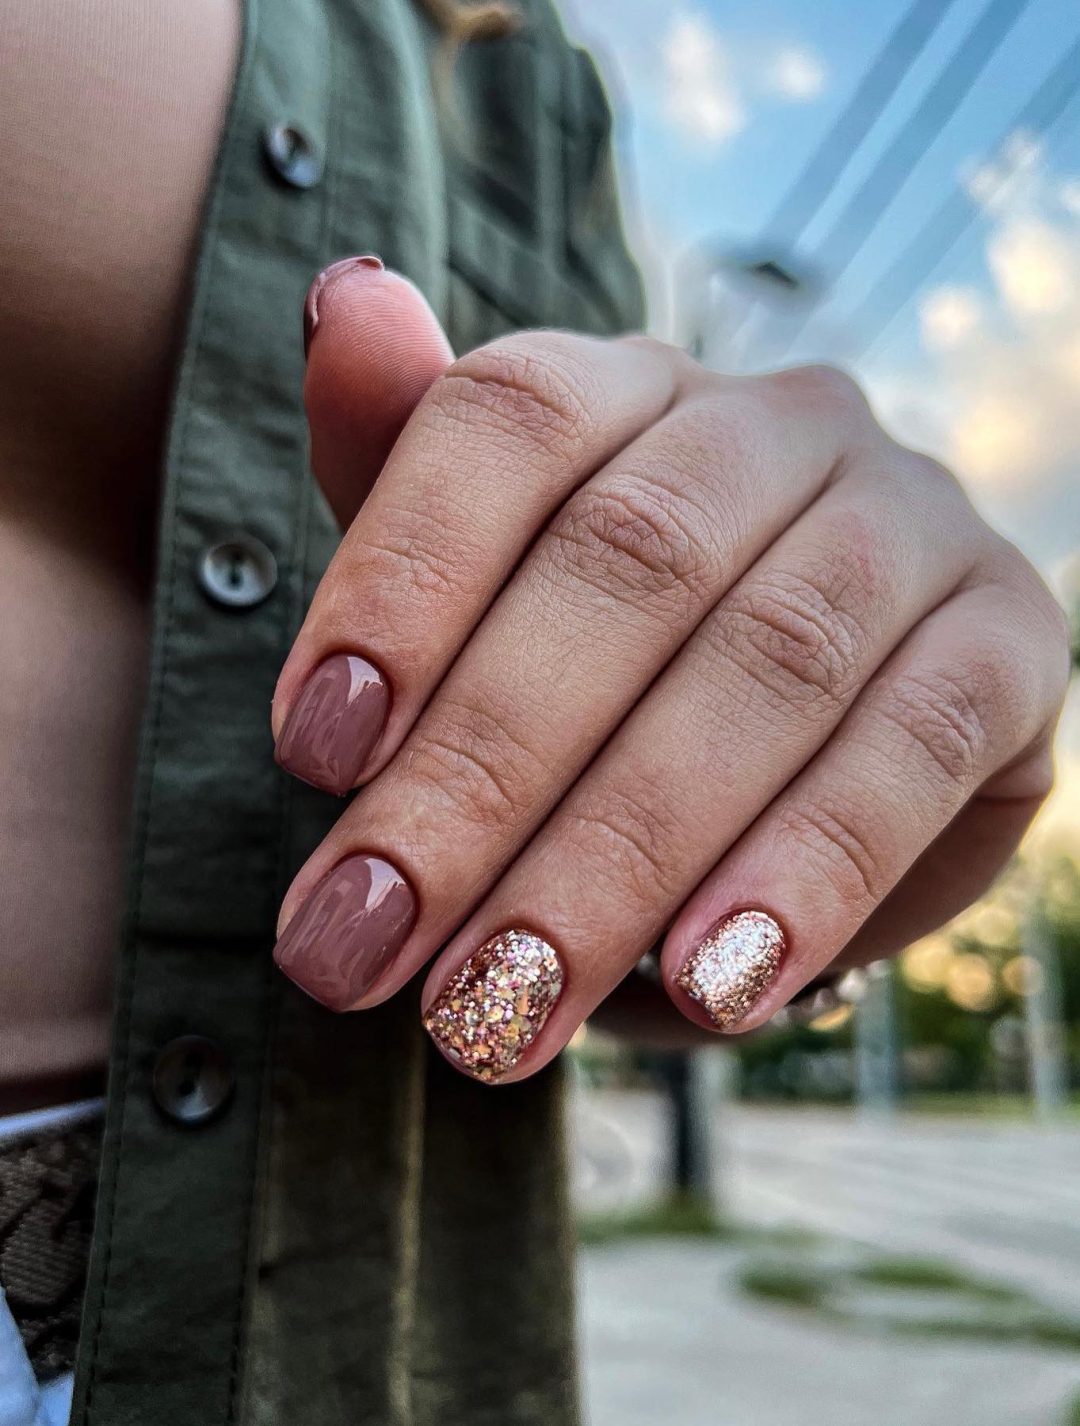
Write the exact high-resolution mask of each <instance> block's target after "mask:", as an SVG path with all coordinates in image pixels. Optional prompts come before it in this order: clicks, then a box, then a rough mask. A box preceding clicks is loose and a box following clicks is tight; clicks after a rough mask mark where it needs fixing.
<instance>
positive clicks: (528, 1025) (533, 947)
mask: <svg viewBox="0 0 1080 1426" xmlns="http://www.w3.org/2000/svg"><path fill="white" fill-rule="evenodd" d="M564 979H565V976H564V973H563V967H562V962H561V961H560V960H559V957H558V955H557V954H556V952H555V949H554V947H552V946H549V945H548V943H547V941H544V940H541V938H540V937H539V936H534V935H533V934H532V932H531V931H503V932H501V933H500V934H499V935H498V936H493V937H492V938H491V940H490V941H485V942H484V944H483V945H482V946H481V947H480V949H479V950H478V951H474V952H473V954H472V955H471V956H470V957H469V959H468V960H467V961H466V962H465V964H464V965H463V966H462V967H461V969H460V970H459V971H458V972H457V974H456V975H455V976H454V977H453V979H452V980H451V981H450V983H449V984H448V985H447V986H446V988H445V989H444V990H443V991H442V992H441V993H440V995H439V996H438V997H437V999H436V1000H434V1001H433V1002H432V1004H431V1007H430V1008H429V1009H428V1011H427V1013H426V1014H425V1016H424V1028H425V1029H426V1030H427V1031H428V1032H429V1034H430V1035H431V1036H432V1038H433V1039H434V1040H435V1042H436V1044H437V1045H438V1046H439V1048H440V1049H441V1050H442V1052H443V1054H445V1055H446V1056H447V1058H448V1059H450V1060H452V1061H453V1062H454V1064H456V1065H458V1066H459V1067H460V1068H461V1069H464V1070H467V1071H468V1073H469V1074H472V1075H475V1076H476V1078H477V1079H482V1080H488V1081H490V1080H495V1079H500V1078H501V1077H502V1076H503V1075H504V1074H506V1073H507V1072H508V1071H509V1070H512V1069H513V1067H514V1066H515V1065H516V1064H517V1062H518V1060H519V1059H520V1058H521V1056H522V1055H523V1054H524V1053H525V1051H526V1049H527V1048H528V1047H529V1045H531V1044H532V1042H533V1040H535V1039H536V1037H537V1035H538V1034H539V1033H540V1031H541V1030H542V1029H543V1028H544V1023H545V1021H546V1020H547V1018H548V1016H549V1015H550V1014H551V1012H552V1010H554V1008H555V1002H556V1001H557V1000H558V998H559V996H560V995H561V994H562V988H563V981H564Z"/></svg>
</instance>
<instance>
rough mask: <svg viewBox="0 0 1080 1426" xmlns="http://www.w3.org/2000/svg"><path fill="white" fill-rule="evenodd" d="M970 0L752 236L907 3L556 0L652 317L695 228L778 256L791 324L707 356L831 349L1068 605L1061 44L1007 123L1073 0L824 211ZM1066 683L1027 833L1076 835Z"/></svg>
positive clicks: (666, 307) (974, 16) (1074, 215)
mask: <svg viewBox="0 0 1080 1426" xmlns="http://www.w3.org/2000/svg"><path fill="white" fill-rule="evenodd" d="M988 3H991V4H992V3H997V4H999V5H1000V4H1001V3H1002V0H952V3H948V0H941V11H942V16H943V18H942V19H941V22H940V24H939V25H938V27H937V28H936V30H935V31H934V33H933V34H932V36H931V37H930V39H929V41H928V43H927V44H926V47H925V49H924V50H923V51H922V53H921V54H920V55H919V57H918V58H917V59H916V61H915V62H914V63H913V64H912V65H911V67H910V69H909V70H908V72H907V73H906V75H905V77H904V79H903V81H902V82H901V84H900V86H899V87H898V88H897V90H896V93H895V95H894V96H893V98H892V99H891V100H890V102H889V103H888V105H887V106H886V107H885V109H884V111H883V113H882V115H881V117H880V119H879V120H878V121H877V122H876V123H875V124H874V125H872V126H871V127H870V129H869V130H868V132H866V134H865V135H864V137H863V138H862V140H861V142H858V143H856V144H855V145H854V146H853V147H852V150H851V152H850V154H849V155H848V156H847V161H846V163H845V166H844V168H843V171H842V173H841V175H840V177H839V179H838V181H837V182H836V184H835V185H834V187H833V188H832V190H831V192H829V193H828V195H827V196H826V198H825V201H824V202H823V203H822V204H821V205H820V207H819V208H818V210H817V211H816V212H815V213H813V215H812V217H811V219H810V221H809V222H808V223H807V224H806V225H805V228H804V229H803V230H802V232H801V233H799V234H798V235H797V240H796V241H795V242H791V241H789V240H788V239H787V238H786V237H785V236H784V235H780V237H777V236H776V235H774V234H772V233H770V232H769V230H768V225H769V220H770V216H771V214H772V213H773V212H774V210H775V209H776V208H777V205H778V204H779V203H780V201H781V199H782V198H783V197H784V195H785V193H786V192H787V191H788V189H789V187H790V185H791V184H792V183H793V181H794V180H795V179H796V177H797V176H798V175H799V174H800V173H801V171H802V169H803V166H804V165H805V164H806V162H807V161H808V159H809V158H810V157H811V155H812V154H813V153H814V151H815V148H816V146H817V145H818V143H819V142H820V140H821V139H822V138H823V136H824V135H825V134H826V133H827V131H828V129H829V126H830V125H831V124H832V123H833V121H834V120H835V119H836V117H837V116H838V114H840V112H841V111H842V109H843V107H844V106H845V104H846V103H847V102H848V100H849V99H850V97H851V95H852V93H853V91H854V89H855V87H856V86H857V84H858V83H859V81H860V80H861V79H862V77H863V76H864V74H865V72H866V69H867V67H868V66H869V65H870V64H871V62H872V61H873V59H874V58H875V56H876V55H877V54H878V52H879V50H880V49H881V46H882V45H883V44H884V43H885V41H886V39H887V38H888V36H889V35H890V34H891V32H892V31H893V29H894V27H895V26H896V25H897V24H899V23H900V21H901V19H902V17H903V16H904V15H905V14H906V13H907V11H908V8H909V4H910V0H862V3H860V4H853V3H852V0H814V3H813V4H808V3H806V0H753V3H742V0H696V3H694V0H691V3H687V4H685V5H679V4H676V5H667V4H663V3H661V4H657V3H656V0H564V4H563V13H564V18H565V21H566V24H567V27H568V29H569V30H570V32H571V34H572V35H573V36H574V37H575V38H576V39H578V40H579V41H580V42H582V43H584V44H586V45H587V46H588V47H589V48H590V49H591V50H592V52H593V55H594V57H595V59H596V60H597V63H598V65H599V67H600V71H601V74H602V75H603V78H604V80H605V83H606V85H607V88H608V91H609V95H610V97H611V100H612V103H613V106H614V107H615V110H616V115H617V140H618V152H619V166H620V172H621V181H622V188H623V195H624V206H625V209H626V214H627V226H628V230H629V232H630V235H631V240H632V243H633V245H634V248H635V252H636V254H637V255H638V257H639V260H640V262H641V265H642V268H643V271H644V273H645V276H646V283H647V287H648V290H649V297H650V313H651V316H650V323H651V326H652V328H653V330H654V331H656V332H657V333H658V334H659V335H661V336H665V337H668V338H671V339H674V340H682V339H685V335H686V320H687V318H686V314H685V312H684V311H682V310H681V307H685V306H687V304H686V302H685V300H684V302H683V303H682V304H680V301H679V294H680V292H686V291H687V290H688V288H687V285H686V274H687V272H688V271H690V270H691V269H692V265H693V261H694V254H695V253H696V252H698V251H700V250H701V248H702V246H703V245H707V246H708V248H709V251H710V252H711V253H716V254H719V255H721V256H722V257H725V258H726V257H728V256H730V257H731V258H734V259H738V260H740V261H745V260H746V259H751V260H753V259H755V258H757V257H770V258H773V257H780V258H781V259H782V260H783V262H784V264H785V266H786V267H788V268H789V269H790V270H791V271H793V272H795V273H797V274H798V275H799V276H800V277H801V278H806V279H808V281H809V287H808V289H807V290H811V291H813V292H815V293H816V294H818V295H817V297H816V299H815V301H814V302H813V303H812V304H811V305H810V306H809V308H808V309H807V310H808V312H809V315H808V318H807V320H806V321H805V325H803V326H802V328H801V330H799V327H798V324H794V340H793V341H792V342H791V344H790V346H789V347H788V348H787V349H786V350H785V349H784V348H783V347H780V348H775V347H774V348H770V347H768V346H761V345H760V344H759V345H758V347H757V348H755V331H756V330H758V329H756V328H755V327H754V324H753V322H750V323H744V324H743V325H742V326H741V327H740V326H739V325H738V323H736V324H735V334H734V342H733V344H732V345H730V346H727V347H725V346H723V345H722V344H720V345H718V347H717V348H716V349H714V350H713V351H712V353H711V360H713V361H714V362H715V363H716V364H717V365H723V364H724V359H725V356H727V357H728V358H729V360H730V362H731V364H732V365H735V364H740V363H741V364H743V365H746V366H749V367H751V368H752V367H753V366H755V365H759V364H762V363H763V362H764V363H765V364H770V365H775V364H779V363H778V361H777V357H778V356H782V358H783V360H784V361H786V362H796V361H802V360H817V359H826V360H831V361H835V362H837V363H838V364H840V365H844V366H846V367H848V368H849V369H850V370H852V371H853V372H854V374H855V375H856V376H857V377H858V378H859V379H860V380H861V381H862V383H863V385H864V387H865V388H866V390H867V391H868V393H869V395H870V398H871V400H872V402H873V404H874V406H875V409H876V410H877V413H878V416H879V419H880V420H881V421H882V423H883V424H884V425H885V426H886V427H887V428H888V429H889V430H890V431H891V432H892V433H893V434H894V435H896V436H898V437H899V438H900V439H902V440H906V441H907V442H908V443H909V444H911V445H914V446H916V447H918V448H919V449H923V450H928V451H931V452H932V453H933V454H934V455H936V456H938V457H939V458H941V459H943V460H944V461H945V462H946V463H947V464H948V465H950V466H951V467H952V469H953V470H955V471H956V473H957V475H958V476H959V477H960V479H961V481H962V482H963V483H964V485H965V487H966V489H967V490H968V492H969V494H970V495H971V497H972V499H973V501H974V503H975V504H976V506H977V508H978V509H979V510H980V511H981V513H982V514H983V515H984V516H985V518H987V519H988V520H989V521H990V523H991V524H993V525H994V526H995V527H996V528H997V529H999V530H1001V531H1002V533H1004V534H1005V535H1007V536H1008V538H1010V539H1011V540H1013V541H1015V543H1016V544H1017V545H1019V547H1020V548H1021V549H1022V550H1023V551H1024V552H1025V553H1026V554H1027V555H1028V556H1029V558H1031V559H1032V560H1033V561H1034V562H1035V563H1036V564H1037V565H1038V567H1039V568H1040V570H1041V571H1042V572H1043V574H1044V575H1045V577H1046V578H1047V580H1048V581H1049V582H1050V584H1051V586H1052V587H1053V588H1054V590H1055V592H1056V593H1057V594H1058V596H1059V598H1062V599H1063V600H1065V601H1066V602H1069V603H1070V604H1072V605H1075V604H1077V603H1080V51H1078V55H1077V58H1076V62H1075V64H1074V66H1073V68H1072V70H1071V73H1072V74H1073V75H1075V90H1076V96H1075V98H1073V99H1070V101H1069V103H1068V104H1067V106H1066V107H1065V109H1064V111H1063V113H1062V115H1061V117H1060V118H1059V119H1057V121H1056V122H1055V123H1054V124H1052V125H1051V126H1049V127H1048V128H1046V129H1045V130H1043V131H1040V130H1038V129H1037V128H1033V127H1031V126H1025V125H1023V124H1020V123H1018V122H1017V119H1018V116H1019V115H1020V114H1021V111H1022V109H1023V107H1024V105H1025V104H1026V103H1027V102H1028V101H1029V100H1030V99H1031V96H1032V95H1033V94H1034V93H1035V91H1036V90H1037V89H1038V87H1039V85H1040V83H1041V82H1042V81H1043V80H1044V78H1045V77H1046V76H1047V75H1048V74H1049V73H1050V72H1051V71H1052V70H1053V69H1054V67H1055V66H1056V65H1057V64H1059V63H1060V62H1061V60H1062V59H1063V58H1064V57H1065V56H1066V53H1067V52H1068V51H1069V49H1070V47H1071V46H1073V45H1074V44H1078V43H1080V5H1078V4H1077V3H1076V0H1028V3H1027V4H1026V5H1023V4H1019V5H1018V9H1019V14H1018V17H1017V18H1016V20H1015V22H1014V23H1012V24H1011V25H1010V27H1009V28H1008V30H1007V32H1006V34H1005V38H1004V40H1003V42H1002V43H1001V45H1000V47H999V48H998V49H997V51H996V52H995V53H994V54H993V55H992V57H991V58H990V60H989V61H988V63H987V64H986V66H985V68H984V69H983V70H982V72H981V74H979V76H978V77H977V78H976V79H975V81H974V83H973V84H972V85H971V87H970V89H969V91H968V92H967V94H966V96H965V97H964V98H963V100H962V101H961V103H960V104H959V106H958V107H957V109H956V111H955V113H954V114H953V115H952V116H951V117H950V118H948V120H947V121H946V122H944V123H941V124H937V125H935V126H934V127H933V129H931V130H930V131H929V132H927V133H925V134H924V135H923V137H922V139H921V140H920V142H919V144H918V155H917V158H916V161H915V162H914V164H913V166H912V167H911V168H910V172H909V174H908V176H907V177H906V179H905V181H904V183H903V185H902V186H901V187H900V188H899V189H898V191H897V192H896V194H895V196H894V197H893V198H892V199H891V201H890V202H889V204H888V206H887V207H886V208H885V209H884V212H883V213H882V216H881V218H880V220H879V221H878V222H877V223H876V225H875V226H874V227H873V228H872V229H871V231H870V232H869V233H868V234H867V235H866V236H865V238H864V239H862V240H861V241H859V242H858V243H855V242H854V237H855V236H856V228H857V226H858V224H859V218H858V209H857V207H856V208H855V209H852V208H849V207H848V204H849V201H850V200H851V199H852V197H853V195H854V194H856V193H857V191H858V190H859V189H860V187H861V185H862V184H863V183H864V181H866V180H867V179H868V177H869V176H870V175H871V174H872V173H873V171H874V166H875V164H876V163H877V161H878V160H879V159H880V158H881V157H882V155H883V154H884V153H885V152H887V150H888V148H889V145H890V144H891V143H892V142H893V141H894V140H895V139H896V138H897V136H898V135H900V134H901V133H902V131H903V125H904V124H905V123H906V122H907V121H908V120H909V119H910V117H911V116H912V114H913V111H914V110H915V109H916V106H917V105H918V104H919V102H920V101H921V99H922V98H923V96H924V95H925V94H926V92H927V90H928V88H929V87H930V86H931V85H932V84H933V83H934V81H935V80H936V79H937V78H938V76H939V75H940V74H941V71H942V67H943V65H945V64H946V63H948V61H949V60H950V58H951V56H952V55H953V54H954V53H955V52H957V51H958V50H959V49H960V48H961V46H963V45H965V44H966V50H967V52H968V53H969V54H970V52H971V49H972V46H971V43H970V41H969V40H968V39H967V37H968V32H969V31H970V29H971V27H972V26H973V25H974V24H975V23H976V22H977V21H978V20H979V17H980V15H981V14H982V13H983V12H984V11H985V10H986V8H987V5H988ZM894 171H895V170H894ZM947 201H951V202H952V203H953V205H954V206H955V205H956V204H957V203H960V204H961V205H962V206H961V209H960V211H961V213H962V215H963V217H964V219H965V221H967V226H966V228H965V230H964V233H963V236H962V238H961V239H960V241H958V242H957V243H956V244H955V245H954V246H953V247H952V249H951V250H950V251H949V252H948V253H947V254H946V255H945V257H944V259H943V260H942V261H941V262H940V263H938V264H937V265H936V266H935V267H934V268H933V269H932V270H930V271H929V272H927V273H926V274H925V276H924V277H922V276H921V275H920V274H919V273H917V272H916V271H915V270H914V269H913V268H911V267H907V266H905V267H903V268H901V271H900V276H899V284H898V287H897V288H895V289H893V290H894V291H896V292H897V294H898V295H902V296H903V299H904V300H903V302H902V305H900V306H899V307H898V308H896V304H895V303H894V302H891V301H887V300H886V295H885V294H882V293H881V291H880V289H878V291H877V294H876V295H875V284H876V283H878V281H879V280H880V279H881V278H882V276H883V274H885V273H886V272H888V271H889V270H890V268H891V265H892V264H893V263H894V262H896V260H897V259H898V258H900V257H901V256H902V255H903V254H904V253H905V252H906V251H907V247H908V244H909V243H911V242H912V241H913V240H916V239H917V238H918V237H919V235H920V234H921V233H923V232H924V230H925V229H926V227H927V224H928V222H929V221H930V220H931V219H932V217H933V215H934V214H935V212H936V211H937V209H938V208H939V206H940V205H941V204H942V203H944V202H947ZM853 211H854V213H855V217H854V220H852V213H853ZM853 222H854V225H855V226H853ZM851 247H854V249H855V251H854V254H853V256H851V257H850V260H848V259H847V258H846V256H845V251H844V250H845V248H851ZM917 278H919V279H920V280H918V281H916V279H917ZM719 301H720V303H721V306H720V308H718V311H721V312H722V311H724V310H729V311H730V310H739V309H738V304H739V303H740V302H742V301H743V298H742V297H741V296H740V295H739V291H738V290H737V289H732V290H730V291H728V290H726V289H725V288H724V287H723V286H721V288H720V293H719ZM725 303H727V307H726V309H725V307H724V305H723V304H725ZM894 308H896V310H895V315H894V314H893V309H894ZM756 310H758V311H760V310H761V309H756ZM770 330H772V331H773V332H775V328H772V329H769V328H766V329H765V331H766V334H768V332H769V331H770ZM789 330H791V329H789ZM740 339H741V340H742V341H743V342H744V343H747V344H748V349H747V350H746V351H745V352H744V354H743V355H739V354H738V351H739V349H738V345H737V343H738V341H739V340H740ZM1076 685H1077V680H1075V679H1074V687H1073V689H1072V692H1071V695H1070V703H1069V706H1068V708H1067V710H1066V716H1065V719H1064V721H1063V725H1062V731H1061V735H1060V737H1059V743H1058V767H1059V778H1058V781H1059V790H1058V792H1057V793H1056V794H1055V797H1054V799H1053V800H1052V804H1051V806H1050V808H1049V810H1048V812H1047V814H1045V815H1044V818H1043V820H1042V824H1041V829H1051V830H1052V831H1053V833H1054V834H1055V836H1056V835H1058V834H1060V833H1061V832H1062V831H1065V832H1067V833H1072V834H1075V835H1076V837H1077V839H1078V840H1080V689H1078V687H1077V686H1076Z"/></svg>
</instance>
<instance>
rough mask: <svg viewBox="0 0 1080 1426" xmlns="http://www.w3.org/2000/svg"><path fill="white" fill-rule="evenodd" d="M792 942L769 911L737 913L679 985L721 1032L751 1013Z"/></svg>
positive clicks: (683, 973)
mask: <svg viewBox="0 0 1080 1426" xmlns="http://www.w3.org/2000/svg"><path fill="white" fill-rule="evenodd" d="M786 947H787V942H786V940H785V938H784V933H783V931H782V930H781V929H780V927H779V926H778V925H777V923H776V922H775V921H774V920H773V918H772V917H771V916H768V915H766V913H765V912H764V911H736V912H735V913H734V914H733V915H731V916H726V917H725V918H724V920H723V921H721V922H720V924H719V925H718V926H717V927H716V929H715V930H714V931H712V932H711V933H710V934H709V935H708V936H706V938H705V940H704V941H702V943H701V945H700V946H698V948H697V950H696V951H695V952H694V954H693V955H692V956H691V957H690V959H689V960H688V961H687V962H686V964H685V965H684V966H683V968H682V970H681V971H680V972H679V973H678V975H677V976H676V977H675V983H676V984H677V985H678V986H680V987H681V989H683V990H685V991H686V993H687V995H689V996H691V997H692V998H693V999H694V1000H696V1001H697V1002H698V1004H699V1005H703V1006H704V1007H705V1009H706V1010H707V1011H708V1012H709V1014H710V1015H711V1016H712V1019H713V1021H714V1022H715V1023H716V1025H717V1026H718V1027H719V1029H721V1030H727V1029H730V1027H731V1026H732V1025H737V1024H738V1023H739V1021H740V1020H742V1019H743V1018H744V1016H746V1015H747V1014H749V1012H750V1010H752V1009H753V1007H754V1005H755V1004H756V1002H757V1000H758V999H759V997H760V996H761V995H762V993H763V992H764V991H765V990H767V989H768V987H769V986H770V985H771V984H772V982H773V980H774V979H775V978H776V973H777V971H778V970H779V969H780V961H781V960H782V958H783V955H784V951H785V949H786Z"/></svg>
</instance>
